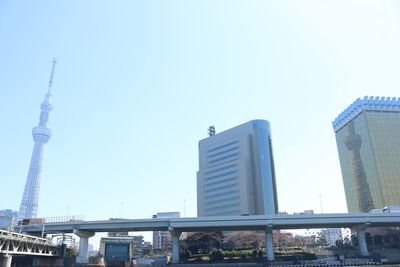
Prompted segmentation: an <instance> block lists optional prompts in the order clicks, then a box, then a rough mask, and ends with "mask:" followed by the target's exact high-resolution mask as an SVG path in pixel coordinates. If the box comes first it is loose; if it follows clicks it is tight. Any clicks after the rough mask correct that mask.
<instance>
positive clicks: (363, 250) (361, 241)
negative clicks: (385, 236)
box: [357, 230, 369, 257]
mask: <svg viewBox="0 0 400 267" xmlns="http://www.w3.org/2000/svg"><path fill="white" fill-rule="evenodd" d="M357 237H358V249H359V250H360V254H361V256H364V257H367V256H369V252H368V247H367V240H366V238H365V231H364V230H359V231H357Z"/></svg>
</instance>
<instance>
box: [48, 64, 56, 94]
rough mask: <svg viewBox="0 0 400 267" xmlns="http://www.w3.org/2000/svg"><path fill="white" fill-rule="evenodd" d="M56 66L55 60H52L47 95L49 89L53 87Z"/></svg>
mask: <svg viewBox="0 0 400 267" xmlns="http://www.w3.org/2000/svg"><path fill="white" fill-rule="evenodd" d="M56 65H57V59H56V58H53V65H52V66H51V74H50V80H49V90H48V92H47V93H48V94H50V89H51V87H52V85H53V76H54V71H55V69H56Z"/></svg>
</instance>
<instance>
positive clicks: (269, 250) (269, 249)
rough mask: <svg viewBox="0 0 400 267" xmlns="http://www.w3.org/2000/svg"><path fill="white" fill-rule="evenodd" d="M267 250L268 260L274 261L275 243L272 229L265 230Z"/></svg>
mask: <svg viewBox="0 0 400 267" xmlns="http://www.w3.org/2000/svg"><path fill="white" fill-rule="evenodd" d="M265 249H266V250H267V260H268V261H274V260H275V255H274V242H273V236H272V229H266V230H265Z"/></svg>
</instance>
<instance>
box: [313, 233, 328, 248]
mask: <svg viewBox="0 0 400 267" xmlns="http://www.w3.org/2000/svg"><path fill="white" fill-rule="evenodd" d="M316 242H317V245H318V246H320V247H326V246H328V245H329V244H328V240H327V239H326V236H325V235H324V234H322V233H319V234H318V236H317V241H316Z"/></svg>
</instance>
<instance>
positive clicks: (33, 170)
mask: <svg viewBox="0 0 400 267" xmlns="http://www.w3.org/2000/svg"><path fill="white" fill-rule="evenodd" d="M55 65H56V61H55V60H53V68H52V71H51V76H50V81H49V88H48V92H47V94H46V95H45V97H44V101H43V103H42V104H41V105H40V109H41V112H40V119H39V125H38V126H37V127H34V128H33V129H32V137H33V141H34V142H35V145H34V147H33V152H32V157H31V163H30V166H29V172H28V177H27V178H26V183H25V190H24V194H23V196H22V201H21V206H20V209H19V214H18V220H22V219H30V218H36V216H37V210H38V204H39V191H40V178H41V173H42V161H43V150H44V145H45V144H46V143H47V142H48V141H49V139H50V137H51V130H50V129H49V128H47V123H48V121H49V113H50V111H52V110H53V106H52V105H51V104H50V103H51V101H50V99H51V87H52V83H53V75H54V68H55Z"/></svg>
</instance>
